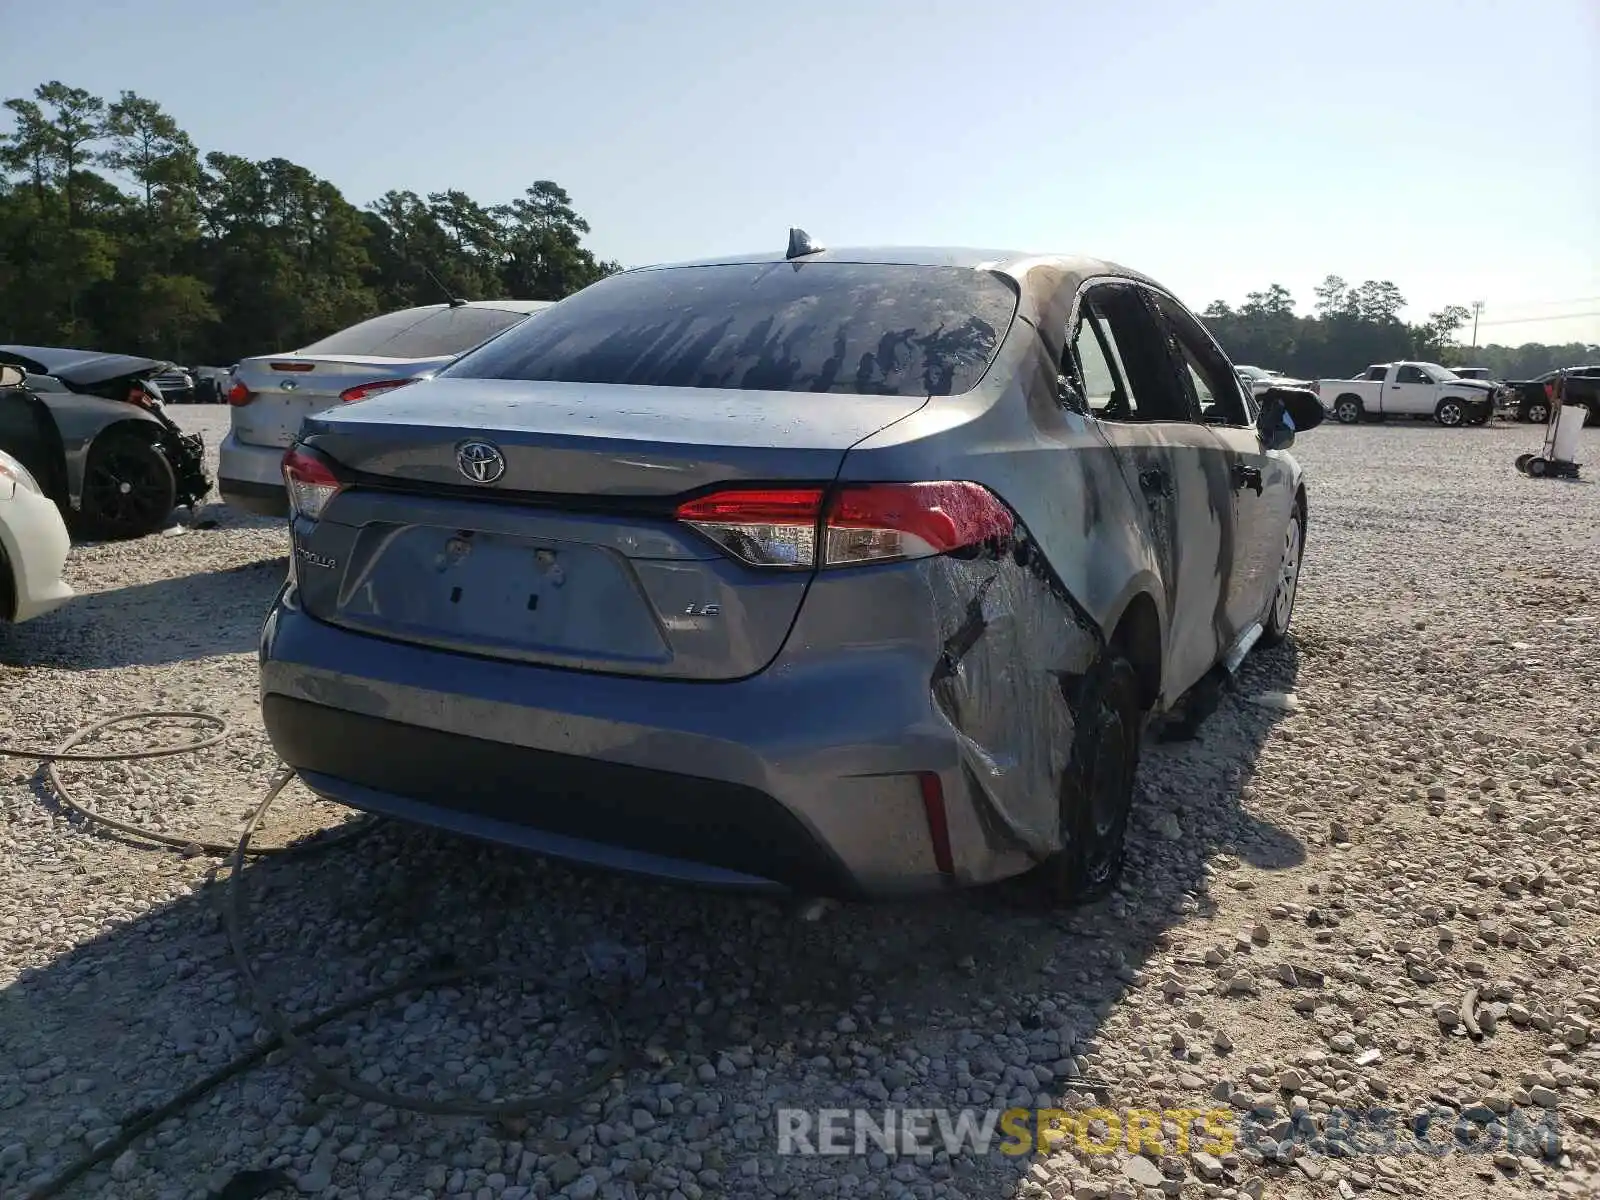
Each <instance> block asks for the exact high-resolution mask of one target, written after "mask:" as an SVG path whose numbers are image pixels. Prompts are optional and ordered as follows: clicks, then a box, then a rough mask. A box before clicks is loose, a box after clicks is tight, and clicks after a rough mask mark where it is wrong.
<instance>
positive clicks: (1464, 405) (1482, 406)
mask: <svg viewBox="0 0 1600 1200" xmlns="http://www.w3.org/2000/svg"><path fill="white" fill-rule="evenodd" d="M1313 390H1314V391H1316V393H1317V394H1318V395H1319V396H1321V397H1322V403H1323V404H1324V405H1325V406H1326V407H1327V408H1328V409H1330V410H1331V411H1332V412H1333V415H1334V416H1335V417H1337V418H1338V419H1339V420H1340V421H1341V422H1343V423H1344V424H1346V425H1354V424H1355V423H1356V422H1357V421H1362V420H1377V421H1381V420H1383V419H1384V418H1385V417H1432V418H1433V419H1434V420H1435V421H1437V422H1439V424H1441V425H1448V426H1451V427H1456V426H1460V425H1487V424H1488V423H1489V418H1490V417H1492V416H1494V393H1495V390H1496V389H1495V386H1494V384H1492V383H1486V382H1482V381H1480V380H1476V379H1462V378H1460V377H1459V376H1457V375H1456V373H1455V372H1454V371H1451V370H1450V369H1449V368H1448V367H1441V366H1439V365H1438V364H1437V363H1425V362H1398V363H1378V364H1376V365H1374V366H1370V367H1368V368H1367V369H1366V370H1365V371H1364V372H1362V373H1361V374H1360V375H1358V376H1357V377H1356V378H1354V379H1319V380H1317V382H1316V384H1315V386H1314V388H1313Z"/></svg>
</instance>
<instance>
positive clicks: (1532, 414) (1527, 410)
mask: <svg viewBox="0 0 1600 1200" xmlns="http://www.w3.org/2000/svg"><path fill="white" fill-rule="evenodd" d="M1522 419H1523V420H1524V421H1528V422H1531V423H1532V424H1534V425H1543V424H1544V423H1545V422H1546V421H1548V420H1549V419H1550V405H1548V404H1547V403H1545V402H1544V401H1543V400H1529V401H1528V402H1527V403H1526V404H1524V405H1523V406H1522Z"/></svg>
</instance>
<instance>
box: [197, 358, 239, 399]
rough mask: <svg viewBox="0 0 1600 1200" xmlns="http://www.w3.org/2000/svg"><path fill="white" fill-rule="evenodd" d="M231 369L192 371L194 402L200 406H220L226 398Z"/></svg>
mask: <svg viewBox="0 0 1600 1200" xmlns="http://www.w3.org/2000/svg"><path fill="white" fill-rule="evenodd" d="M232 372H233V368H232V367H196V368H195V369H194V372H193V374H194V388H195V400H196V401H197V402H198V403H200V404H222V403H225V402H226V400H227V396H228V377H229V375H231V374H232Z"/></svg>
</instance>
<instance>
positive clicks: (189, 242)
mask: <svg viewBox="0 0 1600 1200" xmlns="http://www.w3.org/2000/svg"><path fill="white" fill-rule="evenodd" d="M4 109H5V111H6V114H7V115H8V117H9V119H10V123H11V128H10V129H9V130H8V131H5V132H3V133H0V342H22V343H34V344H43V345H70V346H78V347H84V348H91V349H98V350H108V351H120V352H123V353H142V354H147V355H150V356H151V357H160V358H170V359H173V360H175V361H177V362H182V363H188V364H196V363H209V364H213V365H225V364H227V363H231V362H235V361H237V360H238V359H240V358H242V357H244V356H246V355H249V354H264V353H271V352H272V351H274V350H286V349H290V348H292V347H295V346H300V345H305V344H307V343H309V342H312V341H315V340H316V339H318V338H320V337H322V336H324V335H326V334H328V333H331V332H333V331H335V330H337V329H341V328H343V327H345V326H347V325H350V324H353V323H355V322H356V321H359V320H361V319H363V318H365V317H370V316H374V315H376V314H377V313H380V312H385V311H390V310H393V309H397V308H404V307H408V306H410V305H415V304H428V303H434V302H438V301H440V300H444V299H446V298H447V293H448V295H449V296H463V297H466V298H469V299H488V298H517V299H529V300H558V299H560V298H561V297H563V296H566V295H569V294H571V293H572V292H575V291H577V290H578V289H579V288H582V287H585V286H587V285H588V284H590V283H592V282H594V281H595V280H597V279H600V278H602V277H603V276H605V275H608V274H611V273H612V272H614V271H617V270H619V269H620V267H619V266H618V264H616V263H614V262H606V261H602V260H599V259H597V258H596V257H595V255H594V254H593V252H591V251H590V250H589V249H588V248H586V247H585V246H584V245H583V238H584V237H585V235H587V234H588V233H589V232H590V230H589V223H588V222H587V221H585V220H584V219H583V218H582V217H581V216H579V215H578V213H577V211H576V210H575V209H574V208H573V203H572V198H571V197H570V196H569V195H568V194H567V192H566V191H565V189H563V188H562V187H561V186H560V185H559V184H557V183H554V182H553V181H551V180H548V179H544V180H538V181H536V182H534V183H533V184H531V185H530V186H529V187H528V188H527V189H526V191H525V192H524V193H523V194H522V195H521V196H519V197H517V198H516V199H513V200H511V201H510V202H509V203H503V204H484V203H482V202H480V201H478V200H475V199H473V198H472V197H471V196H468V195H467V194H466V193H465V192H460V191H443V192H430V193H428V194H427V195H425V196H420V195H418V194H416V193H415V192H409V191H390V192H387V193H385V194H384V195H383V196H381V197H380V198H379V199H377V200H375V201H373V202H371V203H369V204H368V205H366V206H365V207H364V208H358V207H356V206H355V205H353V204H351V203H350V202H349V201H348V200H346V199H345V197H344V196H343V194H342V193H341V192H340V191H339V189H338V188H337V187H335V186H334V185H333V184H332V183H330V182H328V181H327V180H325V179H320V178H318V177H317V176H316V175H315V174H313V173H312V172H311V171H308V170H307V169H306V168H304V167H302V166H299V165H297V164H296V163H292V162H290V161H289V160H287V159H283V158H269V159H264V160H260V161H257V160H252V159H249V158H244V157H241V156H239V155H236V154H228V153H225V152H223V151H219V150H213V151H210V152H208V153H205V154H202V153H201V152H200V151H199V150H198V149H197V148H196V147H195V145H194V143H193V141H191V139H190V138H189V136H188V134H186V133H185V132H184V131H183V130H182V129H181V128H180V127H179V125H178V123H177V121H176V120H174V118H173V117H172V116H171V115H170V114H168V113H167V112H166V111H165V110H164V109H163V108H162V107H161V105H160V104H158V103H157V102H155V101H154V100H149V99H146V98H145V97H143V96H140V95H138V94H137V93H134V92H126V91H125V92H123V93H121V95H120V96H118V97H117V98H116V99H115V100H111V101H107V100H106V99H104V98H102V97H99V96H95V95H92V94H91V93H89V92H87V91H85V90H84V89H82V88H75V87H69V86H67V85H66V84H64V83H61V82H59V81H52V82H50V83H45V84H41V85H40V86H39V87H37V88H35V89H34V91H33V94H32V95H31V96H30V97H16V98H12V99H8V100H6V101H5V102H4ZM1404 308H1405V299H1404V297H1403V296H1401V294H1400V290H1399V289H1398V288H1397V287H1395V285H1394V284H1393V283H1390V282H1388V281H1370V280H1369V281H1367V282H1365V283H1361V284H1358V285H1355V286H1351V285H1349V284H1347V283H1346V282H1345V281H1344V280H1342V279H1340V278H1339V277H1338V276H1336V275H1330V276H1328V277H1327V279H1325V280H1324V281H1323V283H1322V285H1321V286H1319V287H1318V288H1317V289H1316V302H1315V307H1314V313H1313V315H1311V316H1300V315H1298V314H1297V313H1296V311H1295V303H1294V298H1293V296H1292V295H1291V294H1290V293H1289V291H1288V289H1286V288H1284V287H1281V286H1279V285H1277V284H1273V285H1272V286H1270V287H1269V288H1267V289H1266V290H1265V291H1262V292H1251V293H1250V294H1249V295H1248V296H1247V297H1246V298H1245V301H1244V303H1243V304H1242V305H1240V306H1239V307H1238V308H1232V307H1230V306H1229V305H1228V304H1226V303H1224V302H1222V301H1220V300H1219V301H1216V302H1215V303H1213V304H1211V305H1210V306H1209V307H1208V308H1206V310H1205V311H1204V313H1203V318H1204V320H1205V321H1206V323H1207V324H1208V325H1209V326H1210V328H1211V330H1212V332H1213V334H1215V335H1216V337H1217V339H1218V341H1220V342H1221V343H1222V345H1223V346H1224V348H1226V349H1227V351H1228V352H1229V354H1230V355H1232V356H1233V358H1234V361H1235V362H1241V363H1252V364H1256V365H1259V366H1264V367H1272V368H1276V369H1278V370H1281V371H1285V372H1287V373H1289V374H1291V375H1297V376H1302V377H1312V378H1327V377H1338V376H1344V375H1350V374H1354V373H1355V372H1356V371H1359V370H1360V369H1362V368H1363V367H1365V366H1366V365H1367V364H1368V363H1372V362H1383V361H1387V360H1391V359H1396V358H1421V359H1427V360H1432V361H1436V362H1441V363H1444V364H1446V365H1451V364H1465V363H1466V360H1467V359H1468V358H1470V359H1471V360H1472V364H1471V365H1477V366H1487V367H1490V368H1491V369H1493V370H1494V371H1495V372H1496V373H1497V374H1499V375H1501V376H1502V377H1505V378H1527V377H1529V376H1531V375H1535V374H1538V373H1540V372H1542V371H1544V370H1547V369H1549V368H1551V367H1558V366H1569V365H1573V364H1576V363H1579V362H1584V361H1592V360H1594V359H1595V358H1596V357H1600V354H1597V351H1600V348H1597V347H1594V346H1586V345H1583V344H1577V343H1575V344H1570V345H1564V346H1545V345H1541V344H1538V343H1529V344H1527V345H1523V346H1519V347H1515V348H1512V347H1506V346H1487V347H1479V348H1478V349H1477V350H1475V351H1472V352H1470V354H1469V353H1468V352H1467V351H1466V350H1464V349H1463V348H1462V347H1460V346H1459V345H1458V344H1457V343H1456V340H1455V339H1456V337H1457V335H1458V333H1459V331H1460V330H1461V328H1462V327H1463V326H1464V325H1466V323H1467V322H1468V321H1469V320H1470V319H1471V314H1470V313H1469V312H1468V311H1467V309H1465V308H1464V307H1462V306H1460V305H1450V306H1447V307H1445V308H1444V309H1442V310H1440V311H1439V312H1436V313H1432V314H1430V315H1429V316H1428V318H1427V319H1426V320H1424V321H1423V322H1421V323H1420V324H1409V323H1407V322H1405V321H1403V320H1401V319H1400V313H1401V312H1402V311H1403V310H1404Z"/></svg>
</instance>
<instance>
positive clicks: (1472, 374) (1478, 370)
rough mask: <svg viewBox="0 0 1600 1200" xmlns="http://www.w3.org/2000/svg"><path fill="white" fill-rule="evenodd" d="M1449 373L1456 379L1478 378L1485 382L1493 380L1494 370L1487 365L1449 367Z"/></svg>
mask: <svg viewBox="0 0 1600 1200" xmlns="http://www.w3.org/2000/svg"><path fill="white" fill-rule="evenodd" d="M1450 373H1451V374H1452V375H1454V376H1455V377H1456V378H1457V379H1479V380H1482V381H1484V382H1485V383H1493V382H1495V378H1494V372H1493V371H1491V370H1489V368H1488V367H1451V368H1450Z"/></svg>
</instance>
